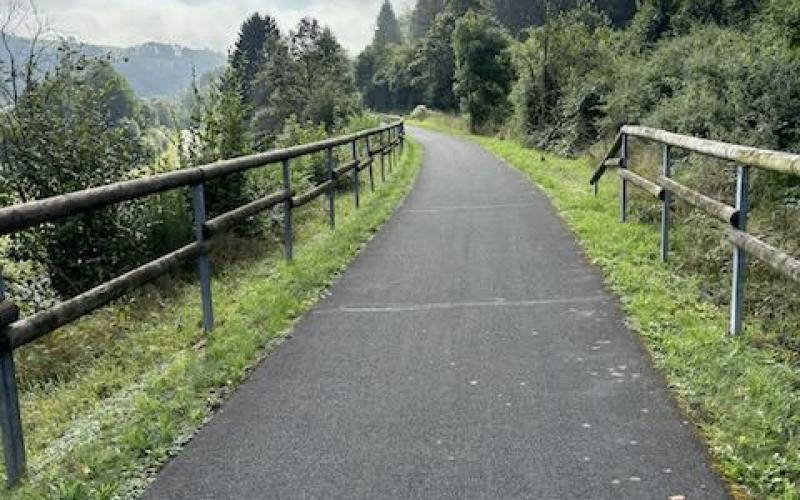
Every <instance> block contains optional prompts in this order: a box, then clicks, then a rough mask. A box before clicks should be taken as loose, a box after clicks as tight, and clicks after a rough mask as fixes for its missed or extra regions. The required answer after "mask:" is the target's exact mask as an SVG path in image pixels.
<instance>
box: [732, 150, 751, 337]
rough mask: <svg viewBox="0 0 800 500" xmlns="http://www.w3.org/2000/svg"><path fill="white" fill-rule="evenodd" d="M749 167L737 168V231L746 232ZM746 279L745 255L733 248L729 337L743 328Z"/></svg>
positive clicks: (740, 331) (737, 333) (742, 251)
mask: <svg viewBox="0 0 800 500" xmlns="http://www.w3.org/2000/svg"><path fill="white" fill-rule="evenodd" d="M749 184H750V167H747V166H743V165H739V166H737V175H736V209H737V210H738V211H739V220H738V226H737V229H739V230H740V231H747V218H748V213H747V212H748V210H749V209H750V207H749V198H748V188H749ZM746 277H747V253H746V252H745V251H744V250H743V249H741V248H739V247H738V246H734V247H733V285H732V293H731V329H730V334H731V335H739V334H740V333H742V328H743V323H744V322H743V315H744V285H745V279H746Z"/></svg>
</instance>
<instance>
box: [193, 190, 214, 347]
mask: <svg viewBox="0 0 800 500" xmlns="http://www.w3.org/2000/svg"><path fill="white" fill-rule="evenodd" d="M192 209H193V210H194V237H195V239H196V240H197V241H198V242H200V243H202V242H203V241H205V239H206V236H205V231H204V230H203V226H204V225H205V223H206V195H205V185H204V184H203V183H200V184H195V185H194V186H192ZM197 274H198V275H199V277H200V301H201V302H202V304H203V330H204V331H205V332H206V333H209V332H210V331H211V330H213V329H214V305H213V302H212V299H211V259H209V257H208V250H204V251H203V253H201V254H200V256H199V257H197Z"/></svg>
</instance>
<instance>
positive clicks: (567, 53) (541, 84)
mask: <svg viewBox="0 0 800 500" xmlns="http://www.w3.org/2000/svg"><path fill="white" fill-rule="evenodd" d="M611 37H612V31H611V28H610V27H609V21H608V19H607V18H606V17H605V16H604V15H603V14H602V13H600V12H599V11H597V10H595V9H594V8H593V7H592V6H591V5H589V4H581V7H580V8H578V9H576V10H572V11H567V12H564V13H562V14H561V15H559V16H558V17H557V18H555V19H554V20H553V21H552V22H550V23H548V24H547V25H545V26H542V27H539V28H535V29H533V30H531V31H530V32H529V33H528V39H527V40H526V41H525V42H523V43H520V44H518V45H517V46H516V47H515V48H514V57H513V61H514V66H515V67H516V71H517V75H518V79H517V82H516V84H515V85H514V90H513V93H512V101H513V103H514V121H513V125H514V126H513V128H514V129H515V131H516V132H517V133H518V135H520V136H521V137H523V138H524V139H525V140H526V142H529V143H533V144H536V145H538V146H540V147H550V148H552V149H558V150H562V151H568V152H572V151H575V150H577V149H579V148H582V147H586V146H588V145H589V144H591V143H593V142H594V141H596V140H597V139H598V123H597V120H598V118H599V117H601V116H602V111H601V109H602V108H601V105H602V101H603V97H604V95H605V93H606V92H607V91H608V80H607V77H606V76H605V75H606V74H607V73H608V72H609V70H608V69H607V68H608V66H609V64H610V63H612V60H613V56H612V51H611V48H610V44H611Z"/></svg>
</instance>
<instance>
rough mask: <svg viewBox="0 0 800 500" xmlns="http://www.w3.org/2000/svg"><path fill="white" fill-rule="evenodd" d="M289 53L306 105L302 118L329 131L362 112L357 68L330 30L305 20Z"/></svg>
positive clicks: (300, 24)
mask: <svg viewBox="0 0 800 500" xmlns="http://www.w3.org/2000/svg"><path fill="white" fill-rule="evenodd" d="M289 53H290V54H291V56H292V58H293V59H294V61H295V63H297V68H298V74H299V76H298V84H299V88H298V92H299V96H300V99H301V100H302V103H303V108H302V109H301V110H299V112H298V117H299V118H301V119H302V120H304V121H310V122H311V123H313V124H323V125H324V126H325V128H326V129H327V130H329V131H330V130H333V128H334V127H336V126H339V125H341V124H342V123H343V122H344V120H345V119H346V118H347V117H348V116H350V115H352V114H354V113H358V112H359V110H360V109H361V106H360V102H359V99H358V91H357V90H356V86H355V80H354V77H353V68H352V65H351V64H350V61H349V59H348V57H347V53H346V52H345V50H344V48H343V47H342V46H341V45H340V44H339V42H338V40H336V37H335V36H334V35H333V32H332V31H331V30H330V29H329V28H323V27H322V26H320V24H319V22H318V21H317V20H316V19H310V18H305V19H303V20H301V21H300V23H299V24H298V26H297V30H296V31H293V32H292V33H291V36H290V43H289Z"/></svg>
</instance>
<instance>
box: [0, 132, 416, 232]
mask: <svg viewBox="0 0 800 500" xmlns="http://www.w3.org/2000/svg"><path fill="white" fill-rule="evenodd" d="M398 126H400V124H399V123H394V124H390V125H385V126H382V127H378V128H374V129H370V130H366V131H363V132H359V133H356V134H350V135H346V136H341V137H336V138H332V139H328V140H324V141H320V142H315V143H312V144H303V145H300V146H294V147H291V148H286V149H278V150H273V151H269V152H266V153H259V154H255V155H250V156H242V157H240V158H234V159H231V160H224V161H219V162H216V163H212V164H209V165H204V166H201V167H193V168H188V169H183V170H177V171H175V172H168V173H165V174H159V175H155V176H151V177H145V178H143V179H135V180H130V181H122V182H117V183H114V184H109V185H106V186H99V187H95V188H91V189H85V190H83V191H76V192H74V193H68V194H64V195H60V196H54V197H51V198H47V199H43V200H36V201H31V202H28V203H23V204H19V205H14V206H11V207H6V208H1V209H0V235H3V234H8V233H10V232H13V231H18V230H20V229H25V228H28V227H31V226H35V225H37V224H41V223H44V222H53V221H55V220H58V219H62V218H64V217H69V216H70V215H76V214H79V213H83V212H87V211H89V210H94V209H97V208H101V207H104V206H108V205H112V204H114V203H118V202H121V201H126V200H133V199H136V198H142V197H144V196H149V195H152V194H156V193H160V192H163V191H168V190H171V189H175V188H178V187H181V186H191V185H194V184H200V183H202V182H205V181H209V180H213V179H218V178H222V177H226V176H228V175H231V174H235V173H238V172H243V171H246V170H250V169H253V168H257V167H263V166H265V165H270V164H274V163H279V162H282V161H284V160H291V159H293V158H297V157H300V156H306V155H309V154H313V153H318V152H321V151H325V150H326V149H329V148H334V147H337V146H342V145H344V144H348V143H351V142H353V141H355V140H358V139H363V138H365V137H371V136H373V135H377V134H380V133H382V132H385V131H386V130H391V129H393V128H397V127H398Z"/></svg>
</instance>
